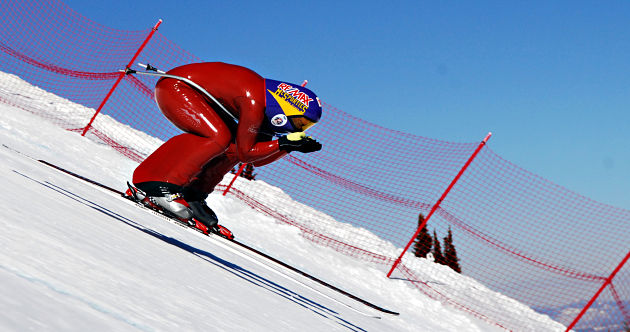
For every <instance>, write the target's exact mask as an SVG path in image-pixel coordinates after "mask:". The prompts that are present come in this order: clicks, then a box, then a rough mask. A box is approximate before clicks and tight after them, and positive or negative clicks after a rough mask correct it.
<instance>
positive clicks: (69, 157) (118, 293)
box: [0, 74, 565, 331]
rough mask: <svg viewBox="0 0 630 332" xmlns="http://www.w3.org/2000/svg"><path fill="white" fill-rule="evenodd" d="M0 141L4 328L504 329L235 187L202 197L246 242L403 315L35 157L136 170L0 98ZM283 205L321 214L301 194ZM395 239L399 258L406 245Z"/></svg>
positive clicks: (449, 277)
mask: <svg viewBox="0 0 630 332" xmlns="http://www.w3.org/2000/svg"><path fill="white" fill-rule="evenodd" d="M9 79H10V80H12V81H11V85H10V86H11V87H12V88H13V89H16V87H18V88H19V91H20V94H22V95H24V94H28V91H31V90H32V89H35V88H34V87H32V86H30V85H28V83H25V82H21V83H19V84H18V83H16V82H19V79H17V78H16V77H15V76H12V75H6V74H1V75H0V97H1V96H2V93H5V94H6V93H7V91H6V89H5V90H4V91H3V84H2V82H6V80H9ZM4 86H5V87H6V86H7V85H4ZM33 91H35V90H33ZM0 100H1V98H0ZM29 100H32V101H33V103H35V104H36V105H35V106H34V107H37V108H39V109H41V108H45V107H46V105H53V104H54V105H55V108H56V109H61V111H62V112H64V111H65V112H69V110H68V109H65V108H64V107H63V105H64V102H63V99H59V97H58V96H54V95H51V94H47V93H43V92H40V93H39V94H38V95H37V98H34V97H28V98H23V100H22V101H21V103H26V104H28V102H29ZM66 102H67V105H76V104H72V103H70V102H68V101H66ZM26 104H24V105H26ZM26 106H28V105H26ZM72 107H76V106H72ZM88 114H89V113H88ZM108 125H112V126H114V125H116V124H115V123H114V121H109V123H108ZM113 132H115V131H113ZM0 143H1V144H2V147H0V156H1V157H0V168H1V170H0V179H1V181H2V183H3V188H2V189H3V191H2V192H3V195H2V200H0V207H1V208H2V211H3V213H2V218H1V222H0V223H1V225H0V227H1V228H2V232H0V246H1V248H2V251H1V252H0V291H1V295H2V300H0V330H3V331H25V330H37V331H85V330H88V329H89V330H92V331H112V330H116V331H135V330H140V331H174V330H182V331H202V330H203V331H297V330H299V331H504V329H503V328H501V327H498V326H497V325H493V324H490V323H487V322H486V321H484V320H481V319H479V318H477V317H475V316H472V315H469V314H467V313H466V312H465V311H461V310H458V309H456V308H455V307H452V306H449V305H444V304H442V303H440V302H438V301H435V300H432V299H430V298H428V297H427V296H425V295H424V294H422V293H421V292H420V291H419V290H418V289H416V288H415V287H414V286H413V285H411V284H410V283H409V282H408V281H405V280H402V279H388V278H386V277H385V272H386V271H384V270H383V267H382V266H377V265H371V264H368V263H366V262H363V261H357V260H356V259H354V258H352V257H348V256H345V255H343V254H341V253H339V252H336V251H334V250H332V249H330V248H327V247H323V246H320V245H317V244H314V243H312V242H310V241H308V240H307V239H305V238H304V237H303V236H301V235H300V230H299V229H298V228H296V227H293V226H289V225H286V224H280V223H278V222H277V221H275V220H274V219H273V218H270V217H268V216H266V215H263V214H261V213H259V212H257V211H255V210H253V209H251V208H250V207H249V206H247V205H246V204H244V203H243V202H242V201H240V200H239V199H237V198H236V197H235V196H233V195H227V196H222V195H221V194H220V193H213V194H212V195H211V196H210V197H209V199H208V204H209V205H210V206H211V207H212V208H213V209H214V210H215V212H216V213H217V215H218V216H219V218H220V220H221V223H222V224H223V225H225V226H227V227H228V228H230V229H231V230H232V231H233V232H234V234H235V235H236V237H237V239H238V240H239V241H241V242H243V243H246V244H248V245H250V246H252V247H255V248H256V249H258V250H260V251H263V252H265V253H267V254H269V255H271V256H274V257H276V258H279V259H281V260H282V261H285V262H287V263H289V264H291V265H294V266H296V267H297V268H299V269H302V270H304V271H306V272H307V273H310V274H312V275H314V276H316V277H318V278H320V279H322V280H324V281H327V282H329V283H331V284H333V285H335V286H337V287H339V288H341V289H343V290H346V291H348V292H350V293H352V294H354V295H356V296H358V297H361V298H364V299H365V300H367V301H370V302H372V303H374V304H376V305H378V306H382V307H384V308H387V309H390V310H393V311H397V312H400V315H399V316H393V315H388V314H385V313H381V312H378V311H375V310H373V309H371V308H369V307H367V306H364V305H363V304H361V303H359V302H356V301H354V300H352V299H350V298H348V297H345V296H343V295H341V294H339V293H336V292H334V291H332V290H330V289H328V288H326V287H323V286H321V285H319V284H317V283H315V282H313V281H311V280H309V279H307V278H304V277H302V276H300V275H298V274H295V273H293V272H290V271H288V270H286V269H283V268H282V267H280V266H277V265H274V264H273V263H270V262H268V261H265V260H264V259H261V258H259V257H256V256H252V254H248V253H246V252H243V251H242V250H240V249H235V248H237V247H234V246H230V245H229V244H227V243H226V242H225V241H222V240H220V239H216V238H212V237H211V238H209V237H206V236H204V235H202V234H200V233H198V232H195V231H193V230H190V229H185V228H182V227H180V226H177V225H175V224H172V223H170V222H167V221H166V220H164V219H163V218H161V217H160V216H157V215H155V214H152V213H150V212H147V211H146V210H143V209H140V208H138V207H137V206H135V205H133V204H131V203H130V202H127V201H125V200H123V199H121V198H120V197H117V196H116V195H114V194H112V193H110V192H107V191H104V190H102V189H99V188H97V187H95V186H93V185H91V184H88V183H85V182H83V181H80V180H77V179H76V178H73V177H70V176H68V175H66V174H64V173H61V172H59V171H57V170H55V169H52V168H50V167H48V166H46V165H44V164H42V163H39V162H38V161H37V160H38V159H42V160H46V161H48V162H50V163H53V164H56V165H59V166H61V167H63V168H65V169H68V170H70V171H72V172H75V173H78V174H80V175H83V176H86V177H89V178H91V179H93V180H96V181H99V182H102V183H104V184H106V185H109V186H112V187H115V188H117V189H119V190H124V188H125V182H126V181H127V180H129V178H130V176H131V174H132V172H133V170H134V168H135V167H136V166H137V163H136V162H134V161H131V160H129V159H128V158H126V157H124V156H122V155H121V154H119V153H118V152H116V151H115V150H114V149H112V148H111V147H110V146H108V145H105V144H102V143H97V142H95V141H92V140H90V139H88V138H85V137H82V136H80V135H78V134H77V133H75V132H70V131H66V130H64V129H62V128H60V127H58V126H56V125H54V124H52V123H51V122H49V121H48V120H46V119H43V118H42V117H39V116H37V115H34V114H31V113H29V112H25V111H24V110H23V109H22V108H18V107H15V106H11V105H8V104H3V103H0ZM156 143H157V142H156ZM144 149H146V147H144V148H143V150H144ZM237 185H239V186H240V187H239V188H241V190H245V191H246V190H247V186H267V187H268V188H267V189H268V192H269V193H270V195H272V196H276V195H286V194H285V193H284V192H283V191H282V190H281V189H279V188H273V187H271V186H269V185H267V184H265V183H264V182H263V181H254V182H247V181H244V180H240V179H239V182H238V183H237ZM276 197H277V196H276ZM287 208H290V209H291V210H292V211H293V213H295V211H303V213H308V214H317V213H318V212H317V211H314V210H312V209H310V208H308V207H305V206H303V205H300V204H299V203H296V202H294V203H292V206H290V207H287ZM322 220H323V221H322V222H326V223H327V226H326V227H327V228H329V227H331V225H332V226H334V225H335V224H337V226H338V229H339V230H340V231H342V230H343V229H347V228H348V227H352V226H350V225H347V224H342V223H338V222H337V221H335V220H334V219H332V218H331V217H329V216H322ZM391 248H392V249H391V250H392V251H393V253H394V254H393V255H392V256H395V255H396V253H399V250H400V249H399V248H395V247H394V246H393V245H392V246H391ZM423 264H424V266H426V267H431V268H430V269H426V270H425V272H424V275H426V276H427V278H431V279H430V280H435V281H439V284H440V285H442V286H441V287H457V288H461V291H463V292H474V294H473V295H474V296H475V297H477V298H479V300H480V301H479V303H482V304H484V305H488V306H498V307H500V308H501V310H503V311H504V312H505V313H506V316H509V315H519V316H522V317H528V319H529V320H530V321H531V323H530V324H529V325H528V328H527V330H531V331H564V329H565V327H564V326H562V325H561V324H559V323H557V322H554V321H553V320H551V319H550V318H549V317H547V316H544V315H540V314H537V313H535V312H534V311H533V310H531V309H530V308H528V307H527V306H525V305H523V304H521V303H519V302H517V301H515V300H512V299H509V298H506V297H504V296H503V295H501V294H497V293H495V292H492V291H491V290H489V289H488V288H486V287H485V286H483V285H481V284H479V283H477V282H475V281H474V280H472V279H470V278H467V277H465V276H462V275H459V274H457V273H454V272H452V271H450V269H448V268H445V267H442V266H439V267H437V268H436V267H435V265H436V264H434V263H432V262H430V261H429V260H424V262H423ZM423 264H421V266H423ZM426 271H431V273H432V274H430V275H428V273H427V272H426ZM417 272H418V273H419V274H421V275H422V274H423V271H417ZM358 311H359V312H358ZM372 316H379V317H380V319H377V318H374V317H372Z"/></svg>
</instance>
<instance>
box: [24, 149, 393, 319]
mask: <svg viewBox="0 0 630 332" xmlns="http://www.w3.org/2000/svg"><path fill="white" fill-rule="evenodd" d="M35 160H37V161H38V162H40V163H42V164H44V165H46V166H49V167H51V168H54V169H56V170H58V171H60V172H63V173H65V174H67V175H70V176H72V177H74V178H77V179H79V180H82V181H84V182H87V183H89V184H92V185H94V186H96V187H99V188H101V189H105V190H107V191H109V192H111V193H113V194H116V195H118V196H120V197H122V198H123V199H125V200H129V201H130V202H133V203H135V205H136V206H138V207H141V208H144V209H147V210H148V211H151V212H153V213H154V214H157V215H159V216H162V217H163V218H166V219H168V220H171V221H173V222H175V224H177V225H180V226H182V227H186V228H190V229H193V230H196V231H198V232H199V233H201V234H204V235H206V236H211V235H217V236H218V237H219V238H221V239H223V240H225V241H227V242H229V243H231V244H234V245H236V246H237V247H239V248H241V249H243V250H245V251H247V252H250V253H253V254H255V255H256V256H258V257H261V258H264V259H266V260H267V261H270V262H273V263H275V264H276V265H278V266H281V267H283V268H285V269H287V270H289V271H292V272H294V273H296V274H298V275H301V276H303V277H305V278H307V279H309V280H311V281H314V282H316V283H318V284H320V285H322V286H325V287H327V288H329V289H331V290H333V291H335V292H337V293H339V294H342V295H344V296H346V297H348V298H350V299H352V300H354V301H356V302H359V303H361V304H363V305H365V306H367V307H370V308H372V309H374V310H376V311H379V312H382V313H386V314H389V315H394V316H397V315H399V313H398V312H395V311H392V310H388V309H385V308H382V307H380V306H377V305H375V304H373V303H371V302H368V301H366V300H364V299H362V298H360V297H358V296H356V295H353V294H351V293H349V292H347V291H344V290H342V289H340V288H338V287H336V286H334V285H331V284H329V283H327V282H325V281H323V280H321V279H319V278H317V277H314V276H313V275H311V274H309V273H306V272H304V271H302V270H300V269H297V268H295V267H293V266H291V265H289V264H287V263H285V262H283V261H281V260H279V259H277V258H274V257H272V256H270V255H268V254H266V253H264V252H262V251H260V250H258V249H255V248H253V247H250V246H248V245H246V244H244V243H242V242H240V241H237V240H235V239H234V236H233V235H232V233H231V232H230V231H229V230H227V228H225V227H223V226H219V227H217V228H215V229H211V230H207V228H205V226H204V225H203V224H201V223H199V222H196V223H195V224H194V225H193V224H191V223H190V222H188V221H187V220H182V219H180V218H177V217H175V216H171V215H168V214H167V213H165V212H164V211H163V210H158V209H154V208H151V207H148V206H146V205H145V204H143V203H141V202H138V201H137V200H136V199H135V198H134V197H133V192H131V193H129V190H130V189H129V190H128V192H122V191H120V190H118V189H115V188H112V187H110V186H107V185H104V184H102V183H100V182H97V181H94V180H92V179H90V178H87V177H85V176H82V175H79V174H77V173H74V172H72V171H69V170H67V169H64V168H62V167H60V166H57V165H55V164H52V163H49V162H47V161H45V160H41V159H35ZM223 247H225V248H227V249H230V248H228V247H226V246H223ZM230 250H231V249H230ZM259 263H260V262H259ZM260 264H262V263H260ZM262 265H264V266H265V267H266V268H268V269H270V270H272V271H274V272H276V273H279V274H282V273H280V272H278V271H277V270H275V269H273V268H271V267H269V266H268V265H266V264H262ZM282 275H283V276H284V277H285V278H289V279H291V280H293V281H294V282H296V283H299V284H301V285H303V286H305V287H308V288H310V289H311V290H313V291H316V292H318V293H319V294H321V295H323V296H325V297H327V298H329V299H331V300H333V301H335V302H337V303H340V304H342V305H344V306H346V307H348V308H350V309H352V310H353V311H355V312H358V313H360V314H363V315H365V316H369V317H372V318H378V319H380V317H378V316H373V315H369V314H366V313H364V312H362V311H360V310H357V309H355V308H353V307H352V306H350V305H348V304H345V303H343V302H341V301H338V300H336V299H334V298H332V297H330V296H327V295H325V294H323V293H321V292H319V291H317V290H315V289H314V288H312V287H310V286H308V285H306V284H304V283H302V282H300V281H298V280H296V279H294V278H291V277H290V276H288V275H286V274H282Z"/></svg>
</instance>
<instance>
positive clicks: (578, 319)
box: [566, 251, 630, 331]
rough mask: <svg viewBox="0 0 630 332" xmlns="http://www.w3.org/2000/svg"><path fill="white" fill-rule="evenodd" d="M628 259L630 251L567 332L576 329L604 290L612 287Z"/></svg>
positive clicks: (568, 327)
mask: <svg viewBox="0 0 630 332" xmlns="http://www.w3.org/2000/svg"><path fill="white" fill-rule="evenodd" d="M628 259H630V251H628V253H627V254H626V257H624V259H622V260H621V262H620V263H619V265H617V267H616V268H615V270H613V272H612V273H611V274H610V276H609V277H608V278H606V281H605V282H604V284H603V285H602V286H601V287H600V288H599V289H598V290H597V292H596V293H595V295H593V298H591V300H590V301H588V303H587V304H586V305H585V306H584V308H582V311H580V313H579V314H578V315H577V316H576V317H575V319H574V320H573V322H571V324H569V326H567V329H566V331H571V329H573V327H575V324H577V323H578V322H579V321H580V319H582V316H584V314H585V313H586V311H588V309H589V308H590V307H591V306H592V305H593V303H595V300H597V298H598V297H599V295H600V294H601V293H602V292H603V291H604V289H606V287H608V285H610V284H611V283H612V280H613V279H614V278H615V275H617V272H619V271H620V270H621V268H622V267H623V266H624V265H625V264H626V262H627V261H628ZM620 309H621V308H620ZM621 310H622V312H623V309H621Z"/></svg>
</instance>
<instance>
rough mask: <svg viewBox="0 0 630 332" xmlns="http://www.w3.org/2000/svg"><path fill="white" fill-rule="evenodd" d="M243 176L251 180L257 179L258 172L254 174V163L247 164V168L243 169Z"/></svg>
mask: <svg viewBox="0 0 630 332" xmlns="http://www.w3.org/2000/svg"><path fill="white" fill-rule="evenodd" d="M241 176H242V177H244V178H246V179H247V180H250V181H251V180H256V174H254V165H252V164H245V168H244V169H243V173H241Z"/></svg>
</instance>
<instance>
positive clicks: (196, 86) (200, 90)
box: [119, 63, 238, 123]
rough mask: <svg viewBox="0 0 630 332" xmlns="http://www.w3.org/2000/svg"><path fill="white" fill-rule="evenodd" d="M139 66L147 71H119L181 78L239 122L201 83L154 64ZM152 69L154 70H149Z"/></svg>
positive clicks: (140, 64)
mask: <svg viewBox="0 0 630 332" xmlns="http://www.w3.org/2000/svg"><path fill="white" fill-rule="evenodd" d="M138 66H140V67H143V68H144V69H146V70H147V71H137V70H134V69H131V68H127V69H121V70H119V71H121V72H124V73H125V74H140V75H148V76H157V77H168V78H174V79H176V80H180V81H182V82H185V83H186V84H188V85H190V86H192V87H193V88H195V89H197V91H199V92H201V93H202V94H204V95H205V96H206V97H208V98H210V99H211V100H212V101H213V102H215V103H216V104H217V105H218V106H219V108H221V110H222V111H223V113H225V115H227V116H229V117H230V118H231V119H232V120H234V122H236V123H238V119H237V118H236V117H235V116H234V114H232V113H231V112H230V111H228V109H227V108H225V106H223V104H221V103H220V102H219V101H218V100H217V99H216V98H214V96H213V95H211V94H210V92H208V91H206V89H204V88H202V87H201V86H199V84H197V83H195V82H193V81H191V80H189V79H187V78H185V77H181V76H176V75H170V74H167V73H165V72H164V71H161V70H159V69H157V68H155V67H153V66H151V65H150V64H146V65H145V64H142V63H138ZM149 71H152V72H149Z"/></svg>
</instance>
